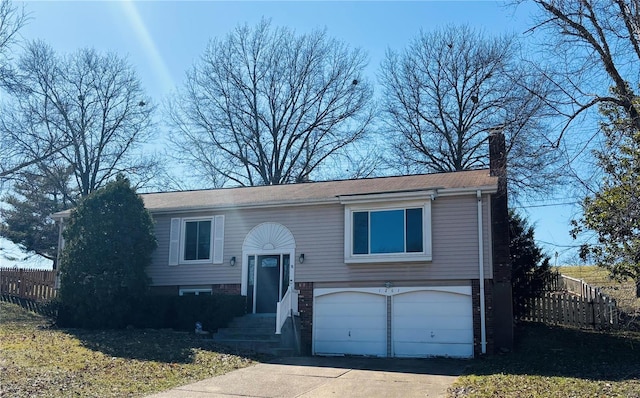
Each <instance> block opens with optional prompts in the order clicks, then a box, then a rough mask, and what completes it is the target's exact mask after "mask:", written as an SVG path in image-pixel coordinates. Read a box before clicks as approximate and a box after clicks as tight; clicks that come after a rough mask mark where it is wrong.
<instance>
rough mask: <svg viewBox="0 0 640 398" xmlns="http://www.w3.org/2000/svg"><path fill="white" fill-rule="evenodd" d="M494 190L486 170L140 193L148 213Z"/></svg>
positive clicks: (494, 181)
mask: <svg viewBox="0 0 640 398" xmlns="http://www.w3.org/2000/svg"><path fill="white" fill-rule="evenodd" d="M481 187H484V188H487V187H497V177H492V176H490V175H489V170H488V169H482V170H471V171H459V172H451V173H437V174H418V175H408V176H397V177H378V178H365V179H357V180H340V181H322V182H308V183H299V184H288V185H269V186H255V187H240V188H220V189H208V190H199V191H177V192H160V193H148V194H142V195H141V196H142V198H143V200H144V203H145V206H146V207H147V209H149V210H150V211H151V212H154V211H171V210H178V211H179V210H191V209H194V210H195V209H209V208H226V207H250V206H259V205H277V204H302V203H314V202H325V201H331V200H336V201H337V199H338V196H346V195H363V194H376V193H393V192H409V191H417V190H428V189H439V190H452V189H453V190H455V189H464V188H481Z"/></svg>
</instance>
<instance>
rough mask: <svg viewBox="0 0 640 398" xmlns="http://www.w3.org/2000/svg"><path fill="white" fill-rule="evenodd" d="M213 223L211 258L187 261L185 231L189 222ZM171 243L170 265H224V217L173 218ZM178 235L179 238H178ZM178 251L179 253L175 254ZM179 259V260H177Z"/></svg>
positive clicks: (210, 243)
mask: <svg viewBox="0 0 640 398" xmlns="http://www.w3.org/2000/svg"><path fill="white" fill-rule="evenodd" d="M195 221H211V236H210V242H209V258H208V259H203V260H186V259H185V258H184V254H185V253H184V249H185V247H184V246H185V229H186V224H187V222H195ZM178 222H179V228H175V229H176V230H175V231H174V223H178ZM169 234H170V242H169V265H187V264H222V263H223V258H224V257H223V248H224V215H213V216H207V217H183V218H172V219H171V225H170V233H169ZM176 235H178V236H176ZM176 240H177V242H175V241H176ZM174 250H177V251H178V253H177V254H176V253H173V251H174ZM176 257H177V258H176Z"/></svg>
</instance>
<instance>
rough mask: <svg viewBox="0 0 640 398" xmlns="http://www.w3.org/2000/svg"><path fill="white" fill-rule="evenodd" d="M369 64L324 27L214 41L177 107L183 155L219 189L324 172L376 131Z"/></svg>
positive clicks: (266, 27) (251, 31)
mask: <svg viewBox="0 0 640 398" xmlns="http://www.w3.org/2000/svg"><path fill="white" fill-rule="evenodd" d="M365 65H366V57H365V54H364V53H363V52H362V51H361V50H359V49H350V48H349V47H347V46H346V45H345V44H344V43H341V42H339V41H337V40H335V39H331V38H329V37H328V36H327V34H326V32H324V31H315V32H313V33H310V34H304V35H300V34H296V33H295V32H293V31H292V30H290V29H287V28H272V27H271V26H270V23H269V22H266V21H262V22H261V23H260V24H258V25H257V26H255V27H253V28H250V27H248V26H246V25H245V26H239V27H238V28H236V29H235V30H234V31H233V32H231V33H230V34H229V35H227V36H226V37H225V38H224V39H222V40H218V39H215V40H212V41H210V43H209V45H208V47H207V49H206V51H205V53H204V55H203V56H202V57H201V59H200V60H199V61H198V62H197V63H196V64H195V65H194V67H193V69H192V70H191V71H190V72H189V73H188V74H187V79H186V83H185V85H184V87H182V89H181V90H180V91H179V93H178V95H177V96H176V97H175V98H174V99H173V101H171V102H170V103H169V107H168V108H169V109H168V110H169V112H168V113H169V115H170V119H171V124H172V126H173V133H172V138H171V139H172V142H173V143H174V145H175V146H176V149H175V150H174V151H173V153H175V154H178V156H179V158H180V160H181V161H182V162H183V163H184V164H186V165H188V166H189V169H190V170H191V172H192V173H194V172H195V173H198V174H199V175H201V176H203V177H204V178H208V179H209V181H210V183H211V184H213V185H214V186H221V185H224V184H227V183H232V184H239V185H263V184H264V185H271V184H285V183H291V182H296V181H304V180H307V179H309V177H310V175H312V173H315V175H322V171H321V169H322V167H323V165H325V164H327V162H328V161H329V160H330V159H334V158H336V157H338V156H340V154H344V153H345V151H347V150H348V148H349V147H350V145H351V144H353V143H355V142H358V141H360V140H361V139H362V138H363V137H364V136H365V133H366V131H367V130H366V129H367V126H368V125H369V122H370V120H371V115H372V112H371V111H370V108H369V106H368V105H369V100H370V98H371V96H372V89H371V87H370V84H369V83H368V82H367V81H366V80H365V79H364V78H363V77H362V71H363V69H364V67H365Z"/></svg>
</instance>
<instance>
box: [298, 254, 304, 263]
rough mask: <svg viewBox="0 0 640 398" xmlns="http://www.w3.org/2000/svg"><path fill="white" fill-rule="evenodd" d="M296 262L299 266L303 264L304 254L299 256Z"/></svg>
mask: <svg viewBox="0 0 640 398" xmlns="http://www.w3.org/2000/svg"><path fill="white" fill-rule="evenodd" d="M298 262H299V263H300V264H302V263H304V253H302V254H300V257H298Z"/></svg>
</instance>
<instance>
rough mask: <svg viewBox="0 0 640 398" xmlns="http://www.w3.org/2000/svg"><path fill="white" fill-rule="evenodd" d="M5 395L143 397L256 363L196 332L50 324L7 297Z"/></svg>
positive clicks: (1, 342) (0, 363)
mask: <svg viewBox="0 0 640 398" xmlns="http://www.w3.org/2000/svg"><path fill="white" fill-rule="evenodd" d="M0 321H1V323H0V396H2V397H5V396H6V397H16V398H20V397H75V396H77V397H139V396H144V395H147V394H150V393H154V392H158V391H162V390H166V389H169V388H171V387H175V386H179V385H183V384H187V383H190V382H193V381H196V380H201V379H204V378H207V377H211V376H215V375H219V374H223V373H226V372H229V371H231V370H234V369H238V368H242V367H246V366H249V365H252V364H253V363H255V362H254V360H253V359H251V358H248V357H243V356H238V355H234V354H231V353H225V352H224V351H223V350H222V349H220V347H215V346H214V345H212V344H211V343H210V342H207V341H204V340H202V339H199V338H197V337H196V336H195V335H193V334H190V333H180V332H173V331H158V330H122V331H88V330H77V329H56V328H50V327H49V326H48V325H49V320H48V319H46V318H45V317H42V316H40V315H36V314H34V313H31V312H27V311H25V310H23V309H21V308H20V307H19V306H17V305H14V304H9V303H4V302H0Z"/></svg>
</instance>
